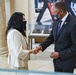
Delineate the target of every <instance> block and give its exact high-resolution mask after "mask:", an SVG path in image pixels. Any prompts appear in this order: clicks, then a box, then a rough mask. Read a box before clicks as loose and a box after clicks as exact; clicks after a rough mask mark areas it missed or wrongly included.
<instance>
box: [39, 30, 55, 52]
mask: <svg viewBox="0 0 76 75" xmlns="http://www.w3.org/2000/svg"><path fill="white" fill-rule="evenodd" d="M53 42H54V38H53V31H51V34H50V35H49V37H48V38H47V39H46V40H45V41H44V42H43V43H41V44H40V46H41V47H42V51H44V50H45V49H46V48H47V47H48V46H49V45H50V44H52V43H53Z"/></svg>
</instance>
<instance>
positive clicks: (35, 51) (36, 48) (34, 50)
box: [29, 46, 42, 54]
mask: <svg viewBox="0 0 76 75" xmlns="http://www.w3.org/2000/svg"><path fill="white" fill-rule="evenodd" d="M41 49H42V47H41V46H36V47H35V48H34V49H33V50H29V54H31V53H33V54H37V53H38V52H39V51H40V50H41Z"/></svg>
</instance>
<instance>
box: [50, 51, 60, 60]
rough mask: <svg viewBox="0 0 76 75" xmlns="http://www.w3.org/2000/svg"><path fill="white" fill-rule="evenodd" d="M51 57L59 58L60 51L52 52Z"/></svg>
mask: <svg viewBox="0 0 76 75" xmlns="http://www.w3.org/2000/svg"><path fill="white" fill-rule="evenodd" d="M50 57H51V58H53V59H57V58H59V53H58V52H52V53H51V55H50Z"/></svg>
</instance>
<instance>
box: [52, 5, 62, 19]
mask: <svg viewBox="0 0 76 75" xmlns="http://www.w3.org/2000/svg"><path fill="white" fill-rule="evenodd" d="M52 14H53V15H55V16H57V17H58V18H62V15H63V11H62V10H60V9H57V8H55V6H54V5H53V6H52Z"/></svg>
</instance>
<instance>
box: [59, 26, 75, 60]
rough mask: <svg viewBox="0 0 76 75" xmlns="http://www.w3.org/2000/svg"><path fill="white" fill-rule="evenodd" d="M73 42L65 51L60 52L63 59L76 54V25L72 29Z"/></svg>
mask: <svg viewBox="0 0 76 75" xmlns="http://www.w3.org/2000/svg"><path fill="white" fill-rule="evenodd" d="M71 42H72V45H71V46H70V47H69V48H66V49H65V50H63V51H60V52H59V56H60V58H61V59H62V60H66V59H68V58H71V57H74V56H76V25H74V27H73V28H72V30H71Z"/></svg>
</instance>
